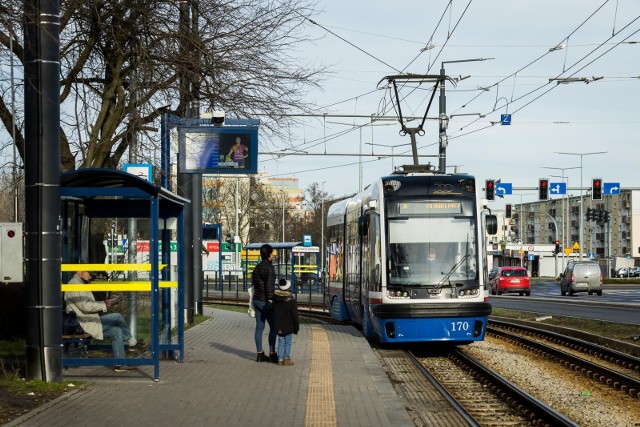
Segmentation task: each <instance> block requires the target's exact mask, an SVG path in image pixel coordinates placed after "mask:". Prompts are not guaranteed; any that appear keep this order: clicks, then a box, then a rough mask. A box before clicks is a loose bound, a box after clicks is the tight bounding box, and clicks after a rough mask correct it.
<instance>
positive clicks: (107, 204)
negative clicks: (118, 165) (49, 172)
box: [60, 169, 189, 381]
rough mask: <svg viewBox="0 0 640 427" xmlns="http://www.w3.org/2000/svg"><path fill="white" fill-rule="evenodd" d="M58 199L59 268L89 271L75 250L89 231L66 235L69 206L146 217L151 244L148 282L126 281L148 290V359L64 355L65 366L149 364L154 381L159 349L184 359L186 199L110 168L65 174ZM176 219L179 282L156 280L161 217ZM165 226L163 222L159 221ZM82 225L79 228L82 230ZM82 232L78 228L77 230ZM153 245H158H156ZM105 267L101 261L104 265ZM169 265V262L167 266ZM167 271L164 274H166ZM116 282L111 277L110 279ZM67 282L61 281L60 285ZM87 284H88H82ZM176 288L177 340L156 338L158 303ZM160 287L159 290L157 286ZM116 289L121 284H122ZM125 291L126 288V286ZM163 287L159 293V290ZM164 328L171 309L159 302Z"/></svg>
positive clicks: (92, 213) (165, 253)
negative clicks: (60, 206) (61, 260)
mask: <svg viewBox="0 0 640 427" xmlns="http://www.w3.org/2000/svg"><path fill="white" fill-rule="evenodd" d="M60 193H61V198H62V204H63V209H62V212H64V213H65V214H64V215H63V221H62V225H63V230H62V231H63V236H64V242H63V248H62V249H63V266H62V269H63V271H81V270H87V271H89V270H91V268H90V267H87V266H85V265H83V264H73V263H79V262H80V261H81V257H80V253H79V251H78V250H77V247H78V245H77V242H78V241H80V240H81V239H86V238H88V236H77V235H76V236H73V235H69V232H68V230H67V229H66V228H67V226H68V222H69V221H68V218H67V217H66V213H68V212H69V211H70V209H69V207H70V206H71V207H72V208H71V210H73V211H74V212H80V213H81V215H82V216H85V217H88V218H148V219H149V223H150V224H149V228H150V229H149V244H150V255H151V256H150V261H149V262H150V265H147V266H144V267H146V268H142V266H141V268H140V269H139V271H140V270H143V269H148V271H149V281H148V282H138V283H137V284H135V285H130V288H129V290H140V289H141V286H142V288H144V287H145V286H146V289H148V290H150V292H151V343H150V344H151V346H150V353H151V357H150V358H126V359H115V358H71V357H69V358H65V357H63V360H62V364H63V366H65V367H66V366H82V365H124V364H126V365H153V366H154V380H155V381H158V380H159V376H160V362H159V360H160V354H161V352H169V353H166V354H171V355H173V352H174V351H178V352H179V355H178V356H177V357H176V360H178V361H179V362H182V361H183V360H184V283H183V281H184V278H183V275H184V273H183V262H182V260H183V252H184V251H183V248H182V245H181V244H180V242H182V241H183V233H184V232H183V228H184V218H183V208H184V205H185V204H187V203H189V201H188V200H186V199H184V198H181V197H179V196H177V195H175V194H174V193H171V192H170V191H168V190H166V189H164V188H161V187H159V186H157V185H155V184H153V183H151V182H149V181H146V180H144V179H141V178H139V177H137V176H135V175H131V174H129V173H126V172H123V171H118V170H113V169H80V170H77V171H73V172H68V173H64V174H62V176H61V191H60ZM174 218H175V219H176V220H177V241H178V248H177V249H178V252H177V260H178V261H177V283H175V282H169V281H166V280H165V281H162V282H161V280H160V272H161V266H160V263H159V260H158V251H157V248H158V247H159V242H160V240H159V229H160V228H161V227H160V225H161V224H160V221H164V222H165V223H166V221H167V220H170V219H174ZM163 225H164V224H163ZM80 230H81V229H80ZM78 233H82V231H77V232H76V234H78ZM154 248H156V249H154ZM169 251H170V242H168V241H167V242H164V244H163V245H162V260H163V262H164V260H170V256H169ZM104 267H105V266H104V265H103V266H102V269H106V268H104ZM168 270H169V268H168V266H167V270H166V271H168ZM166 276H167V275H166V273H165V279H166V278H167V277H166ZM110 283H114V282H110ZM102 285H103V286H104V288H103V289H101V290H104V289H109V288H108V286H109V283H105V284H102ZM65 286H68V285H64V284H63V285H62V289H64V287H65ZM86 286H91V285H86ZM172 286H176V287H177V290H178V291H177V310H176V311H177V317H178V319H177V342H176V343H171V342H169V341H170V340H167V341H168V342H166V343H162V344H161V343H160V329H159V327H160V320H161V318H160V304H159V301H160V300H161V301H162V303H163V306H164V305H167V304H168V301H169V297H168V287H172ZM161 288H162V289H161ZM119 289H120V290H122V289H123V288H122V287H120V288H119ZM124 290H127V288H126V287H125V288H124ZM161 290H162V294H161V293H160V291H161ZM162 322H163V330H166V329H167V328H168V325H170V324H171V319H170V310H169V309H168V308H167V307H163V316H162Z"/></svg>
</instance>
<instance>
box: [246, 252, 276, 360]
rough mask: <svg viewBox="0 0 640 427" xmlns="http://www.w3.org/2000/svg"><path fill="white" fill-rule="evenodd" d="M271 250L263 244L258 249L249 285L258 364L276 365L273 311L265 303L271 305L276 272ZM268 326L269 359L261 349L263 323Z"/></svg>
mask: <svg viewBox="0 0 640 427" xmlns="http://www.w3.org/2000/svg"><path fill="white" fill-rule="evenodd" d="M272 253H273V248H272V247H271V245H267V244H264V245H262V246H261V247H260V259H261V261H260V263H259V264H258V265H256V268H254V269H253V274H252V277H251V284H252V286H253V308H254V310H255V311H256V331H255V340H256V350H257V352H258V357H257V359H256V360H257V361H258V362H273V363H278V356H277V355H276V330H275V328H274V325H273V311H271V310H267V302H269V304H270V305H272V304H273V294H274V291H275V284H276V271H275V269H274V268H273V264H271V256H272ZM265 320H266V322H267V323H268V324H269V357H267V356H266V355H265V354H264V350H263V349H262V334H263V332H264V323H265Z"/></svg>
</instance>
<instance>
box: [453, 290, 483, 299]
mask: <svg viewBox="0 0 640 427" xmlns="http://www.w3.org/2000/svg"><path fill="white" fill-rule="evenodd" d="M478 294H479V291H478V289H461V290H460V291H459V292H458V297H460V298H473V297H477V296H478Z"/></svg>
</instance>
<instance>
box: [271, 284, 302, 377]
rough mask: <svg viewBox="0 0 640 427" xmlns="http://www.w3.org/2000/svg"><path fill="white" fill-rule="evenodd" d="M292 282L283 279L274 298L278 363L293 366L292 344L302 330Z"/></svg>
mask: <svg viewBox="0 0 640 427" xmlns="http://www.w3.org/2000/svg"><path fill="white" fill-rule="evenodd" d="M290 288H291V282H289V281H288V280H284V279H281V280H280V281H279V282H278V289H276V291H275V297H274V299H273V305H274V317H275V329H276V333H277V334H278V365H280V366H292V365H293V362H292V361H291V346H292V343H293V334H297V333H298V331H299V330H300V321H299V318H298V304H297V303H296V299H295V297H294V296H293V294H292V293H291V292H290V291H289V289H290Z"/></svg>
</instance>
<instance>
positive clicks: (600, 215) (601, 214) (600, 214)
mask: <svg viewBox="0 0 640 427" xmlns="http://www.w3.org/2000/svg"><path fill="white" fill-rule="evenodd" d="M598 222H604V211H603V210H602V209H598Z"/></svg>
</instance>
